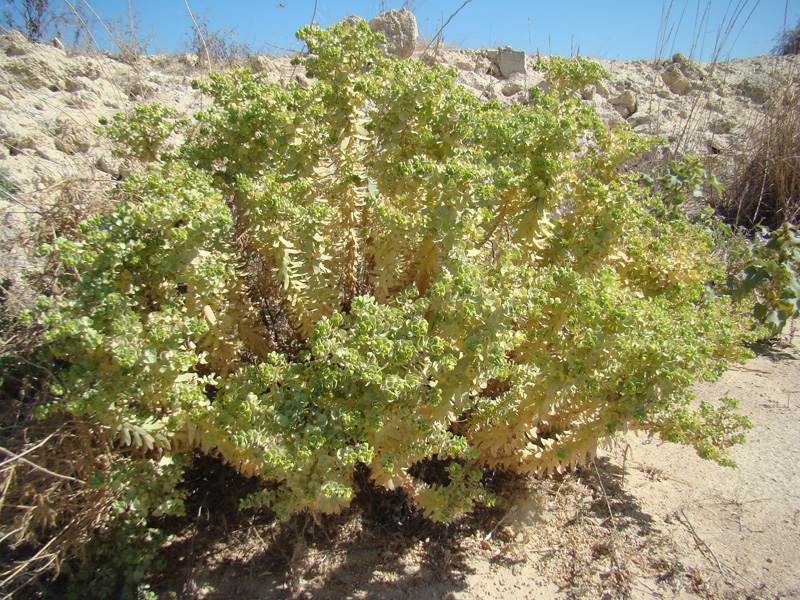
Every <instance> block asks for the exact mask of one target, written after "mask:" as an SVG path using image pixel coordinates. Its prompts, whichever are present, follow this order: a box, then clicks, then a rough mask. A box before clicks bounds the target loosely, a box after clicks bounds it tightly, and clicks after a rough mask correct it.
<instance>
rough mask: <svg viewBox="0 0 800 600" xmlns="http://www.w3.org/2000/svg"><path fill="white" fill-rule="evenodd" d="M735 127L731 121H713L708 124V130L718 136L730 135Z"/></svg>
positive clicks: (734, 123) (734, 122)
mask: <svg viewBox="0 0 800 600" xmlns="http://www.w3.org/2000/svg"><path fill="white" fill-rule="evenodd" d="M735 126H736V121H734V120H733V119H714V120H713V121H711V123H709V124H708V130H709V131H710V132H711V133H716V134H718V135H721V134H725V133H730V132H731V131H732V130H733V128H734V127H735Z"/></svg>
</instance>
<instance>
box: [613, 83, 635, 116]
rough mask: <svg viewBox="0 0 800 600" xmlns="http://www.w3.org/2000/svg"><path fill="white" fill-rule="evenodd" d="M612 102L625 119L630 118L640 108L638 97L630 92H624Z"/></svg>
mask: <svg viewBox="0 0 800 600" xmlns="http://www.w3.org/2000/svg"><path fill="white" fill-rule="evenodd" d="M610 102H611V106H613V107H614V108H615V109H616V111H617V112H618V113H619V115H620V116H621V117H622V118H623V119H627V118H628V117H630V116H631V115H632V114H633V113H635V112H636V110H637V108H638V106H637V103H636V96H634V94H633V92H631V91H630V90H628V91H625V92H622V93H621V94H620V95H619V96H617V97H616V98H612V99H611V100H610Z"/></svg>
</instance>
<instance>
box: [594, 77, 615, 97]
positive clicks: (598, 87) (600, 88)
mask: <svg viewBox="0 0 800 600" xmlns="http://www.w3.org/2000/svg"><path fill="white" fill-rule="evenodd" d="M594 89H595V91H596V92H597V93H598V94H600V95H601V96H602V97H603V98H608V97H609V96H610V95H611V92H609V91H608V88H607V87H606V84H605V83H604V82H602V81H598V82H597V83H595V84H594Z"/></svg>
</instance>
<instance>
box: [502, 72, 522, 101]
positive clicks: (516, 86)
mask: <svg viewBox="0 0 800 600" xmlns="http://www.w3.org/2000/svg"><path fill="white" fill-rule="evenodd" d="M524 89H525V75H523V74H522V73H514V74H513V75H512V76H511V77H510V78H509V79H508V81H506V82H504V83H503V87H502V91H503V95H504V96H513V95H514V94H516V93H517V92H521V91H522V90H524Z"/></svg>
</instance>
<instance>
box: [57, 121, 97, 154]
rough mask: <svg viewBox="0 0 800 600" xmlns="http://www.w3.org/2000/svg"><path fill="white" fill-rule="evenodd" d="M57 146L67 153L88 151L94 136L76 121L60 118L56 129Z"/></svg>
mask: <svg viewBox="0 0 800 600" xmlns="http://www.w3.org/2000/svg"><path fill="white" fill-rule="evenodd" d="M54 134H55V135H54V139H53V141H54V143H55V145H56V148H58V149H59V150H61V152H64V153H66V154H77V153H79V152H86V151H88V150H89V148H90V147H91V146H92V138H91V136H90V135H89V133H88V132H87V131H86V129H85V128H82V127H79V126H78V125H76V124H75V122H74V121H72V120H68V119H59V120H58V121H57V122H56V127H55V131H54Z"/></svg>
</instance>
